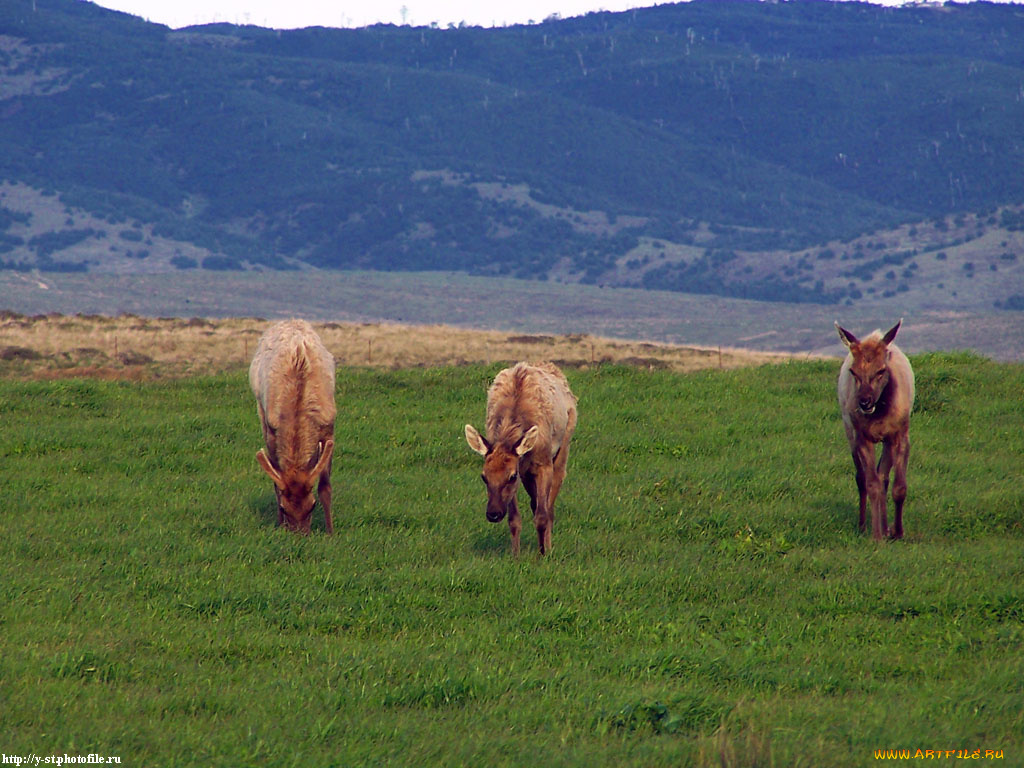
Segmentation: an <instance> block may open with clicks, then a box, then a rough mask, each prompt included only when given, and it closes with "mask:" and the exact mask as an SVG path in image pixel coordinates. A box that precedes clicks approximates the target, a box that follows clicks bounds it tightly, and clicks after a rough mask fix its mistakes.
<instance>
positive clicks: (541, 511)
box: [532, 464, 554, 555]
mask: <svg viewBox="0 0 1024 768" xmlns="http://www.w3.org/2000/svg"><path fill="white" fill-rule="evenodd" d="M552 475H553V471H552V467H551V465H550V464H549V465H547V466H545V467H539V468H538V469H537V470H536V471H535V472H534V475H533V485H534V494H533V496H532V498H533V499H534V500H535V505H534V510H533V524H534V525H535V526H536V527H537V544H538V545H539V546H540V553H541V554H542V555H545V554H547V553H549V552H550V551H551V525H552V523H553V522H554V516H553V515H552V513H551V484H552V480H553V477H552Z"/></svg>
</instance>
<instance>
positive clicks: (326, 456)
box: [309, 440, 334, 477]
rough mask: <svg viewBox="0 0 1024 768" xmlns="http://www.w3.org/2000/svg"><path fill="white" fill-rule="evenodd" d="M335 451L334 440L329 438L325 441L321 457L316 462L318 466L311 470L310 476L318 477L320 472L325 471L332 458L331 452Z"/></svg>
mask: <svg viewBox="0 0 1024 768" xmlns="http://www.w3.org/2000/svg"><path fill="white" fill-rule="evenodd" d="M333 453H334V441H333V440H328V441H327V442H326V443H323V447H322V448H321V450H320V458H319V459H318V460H317V462H316V466H315V467H313V471H312V472H310V474H309V476H310V477H318V476H319V475H320V473H322V472H323V471H324V467H326V466H327V462H329V461H330V460H331V454H333Z"/></svg>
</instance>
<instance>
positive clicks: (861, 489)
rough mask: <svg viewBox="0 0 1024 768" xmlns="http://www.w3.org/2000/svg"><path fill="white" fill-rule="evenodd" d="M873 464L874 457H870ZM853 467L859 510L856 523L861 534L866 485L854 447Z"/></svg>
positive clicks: (864, 510)
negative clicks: (855, 474) (855, 473)
mask: <svg viewBox="0 0 1024 768" xmlns="http://www.w3.org/2000/svg"><path fill="white" fill-rule="evenodd" d="M873 463H874V457H873V456H872V464H873ZM853 467H854V469H855V470H856V471H857V497H858V500H859V501H858V507H859V510H860V520H859V522H858V528H859V529H860V532H861V533H863V532H864V529H865V517H866V512H867V498H868V491H867V484H866V482H865V480H864V467H862V466H861V463H860V456H859V454H858V453H857V448H856V446H854V449H853Z"/></svg>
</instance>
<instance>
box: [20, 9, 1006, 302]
mask: <svg viewBox="0 0 1024 768" xmlns="http://www.w3.org/2000/svg"><path fill="white" fill-rule="evenodd" d="M33 9H35V10H33ZM0 35H2V36H3V37H2V40H3V41H4V44H3V46H2V50H0V72H2V74H3V76H4V80H5V83H6V85H5V87H4V90H3V92H2V93H0V115H2V121H3V122H2V125H3V131H0V175H2V176H3V177H4V178H6V179H7V180H8V181H11V182H20V183H24V184H28V185H30V186H32V187H35V188H38V189H40V190H46V191H51V192H57V193H60V195H61V197H62V200H63V201H64V202H65V203H66V204H67V205H68V206H73V207H76V208H77V209H81V210H83V211H89V212H91V213H93V214H98V215H100V216H101V217H104V218H106V219H107V220H109V221H112V222H113V223H117V224H120V223H129V224H134V225H135V226H137V227H140V228H145V231H146V233H147V235H149V234H152V236H154V237H158V238H163V239H164V240H165V241H167V242H175V243H189V244H192V245H193V246H196V247H200V248H202V249H205V252H207V253H211V254H216V257H215V259H214V260H213V261H211V262H210V265H211V266H218V267H237V266H242V265H243V262H244V263H247V264H264V265H267V266H272V267H286V266H294V265H296V264H301V263H303V262H305V263H309V264H313V265H316V266H322V267H353V266H358V267H364V268H377V269H459V270H465V271H469V272H476V273H481V274H491V273H497V274H520V275H523V276H547V275H554V274H557V275H558V276H559V278H560V279H569V280H584V281H590V282H599V281H610V282H615V283H618V284H636V285H642V284H644V283H645V274H646V273H644V272H642V271H636V270H631V269H628V268H624V263H625V262H626V261H627V260H628V259H629V258H630V255H631V254H633V253H634V252H635V249H637V247H638V246H642V245H648V246H649V245H650V244H651V243H652V242H654V241H659V242H662V243H663V244H668V245H676V246H680V247H688V246H694V247H697V248H699V249H701V250H702V252H704V253H705V255H707V256H709V257H710V256H711V255H712V254H713V253H714V252H715V251H716V250H721V249H736V248H740V249H746V250H753V251H758V252H763V251H770V250H774V249H779V248H788V249H795V248H803V247H807V246H810V245H812V244H815V243H823V242H825V241H828V240H830V239H833V238H849V237H852V236H855V235H858V234H862V233H864V232H869V231H874V230H877V229H880V228H885V227H892V226H895V225H896V224H898V223H901V222H908V221H915V220H920V219H924V218H930V217H936V216H941V215H944V214H947V213H951V212H957V211H966V210H971V211H978V210H987V209H992V208H995V207H997V206H1004V205H1011V204H1019V203H1022V202H1024V145H1022V142H1024V140H1022V137H1021V133H1020V131H1019V126H1020V125H1022V124H1024V99H1021V98H1020V83H1021V82H1022V81H1024V51H1022V48H1024V46H1021V44H1020V43H1019V42H1018V41H1020V40H1022V39H1024V20H1022V18H1021V16H1020V15H1019V14H1018V13H1017V11H1016V10H1015V9H1014V8H1012V7H1011V8H1004V7H998V6H990V5H980V4H974V5H971V6H966V7H960V6H949V7H943V8H942V9H930V8H929V9H918V8H908V9H900V10H893V9H883V8H878V7H874V6H866V5H860V4H850V3H841V4H831V3H817V2H797V3H786V4H782V5H779V6H770V5H766V4H762V3H752V2H739V3H726V4H722V3H712V2H696V3H686V4H680V5H669V6H659V7H657V8H652V9H646V10H640V11H634V12H629V13H620V14H611V13H599V14H590V15H588V16H586V17H582V18H579V19H570V20H564V21H548V22H545V23H543V24H537V25H529V26H518V27H511V28H505V29H479V28H453V29H448V30H440V29H430V28H409V27H393V26H377V27H371V28H367V29H360V30H329V29H320V28H317V29H308V30H297V31H287V32H276V31H272V30H263V29H258V28H252V27H245V28H242V27H234V26H231V25H212V26H208V27H201V28H196V29H191V30H184V31H178V32H173V31H170V30H168V29H166V28H165V27H162V26H159V25H152V24H147V23H145V22H142V21H141V20H138V19H133V18H131V17H128V16H125V15H124V14H117V13H113V12H108V11H105V10H102V9H99V8H97V7H95V6H92V5H90V4H88V3H83V2H78V1H77V0H37V2H35V3H32V2H30V0H12V2H10V3H6V4H4V6H3V7H2V8H0ZM423 172H428V173H427V174H424V173H423ZM477 183H486V184H498V185H502V184H504V185H508V186H510V187H512V186H514V187H523V185H525V187H523V188H524V189H526V190H527V195H528V198H529V199H528V200H525V201H524V200H523V199H522V198H521V197H520V198H515V197H513V196H508V195H506V196H496V195H486V194H483V193H482V192H481V189H480V187H479V186H478V185H476V186H475V184H477ZM588 212H600V213H601V214H602V216H603V220H605V221H607V222H609V224H608V225H607V226H598V227H594V226H583V225H581V224H580V223H579V221H580V217H581V216H584V215H589V213H588ZM69 219H74V215H72V214H71V213H69ZM616 221H619V222H620V223H618V224H616V223H615V222H616ZM622 222H626V223H625V224H623V223H622ZM0 226H3V221H2V220H0ZM19 226H20V225H19ZM66 228H68V229H70V228H72V227H71V225H66ZM7 229H8V231H7V234H6V236H5V235H4V233H3V232H2V231H0V250H6V254H2V253H0V258H3V264H4V265H5V266H7V267H14V268H24V267H27V266H43V267H44V268H47V267H48V268H91V269H95V268H103V266H104V264H103V262H104V259H98V258H96V257H93V258H92V259H91V261H89V263H86V262H85V261H83V259H82V257H80V256H79V257H77V260H76V256H75V254H74V253H73V252H71V251H67V249H64V251H61V250H57V251H53V252H52V253H47V254H45V255H44V254H42V253H41V252H40V250H39V249H38V248H34V247H33V245H32V242H31V241H32V238H33V237H38V236H39V235H40V234H41V233H40V232H39V231H38V229H32V228H31V226H30V225H28V224H26V225H25V226H24V227H23V228H22V229H19V228H18V226H11V227H8V228H7ZM51 229H52V227H51ZM79 229H81V227H79ZM53 236H55V237H57V238H58V240H59V241H60V238H61V237H64V239H65V240H68V239H69V238H68V236H66V235H62V234H61V231H60V230H59V228H58V229H57V230H56V231H54V232H53ZM3 237H6V240H2V238H3ZM19 238H20V240H21V242H19ZM61 242H63V241H61ZM4 243H6V245H4ZM117 247H119V246H117V245H116V244H113V245H111V248H113V249H114V250H115V251H116V249H117ZM154 247H155V246H154ZM99 249H100V250H102V248H101V247H99ZM158 250H159V249H158ZM65 251H67V252H65ZM111 258H113V257H111ZM161 258H164V260H165V262H166V261H167V259H166V257H161ZM172 258H173V257H172ZM758 258H761V257H758ZM764 258H769V257H767V256H765V257H764ZM156 260H157V259H154V261H156ZM193 262H194V260H193ZM153 263H154V262H150V265H152V264H153ZM177 263H178V265H179V266H180V265H181V264H182V262H180V261H179V262H177ZM706 263H708V264H709V265H711V266H710V267H709V268H708V270H706V274H704V275H703V277H702V280H701V281H700V285H699V286H697V287H698V288H699V289H700V290H702V291H703V290H712V291H721V292H724V293H734V294H735V293H737V292H738V293H739V295H753V296H758V297H766V298H769V297H773V296H775V297H783V298H786V299H793V298H795V299H798V300H835V299H836V298H841V297H842V295H845V294H844V291H845V288H837V289H829V290H824V289H816V288H814V284H815V283H814V281H813V280H812V281H807V280H803V281H798V280H791V279H789V277H787V276H785V275H781V274H774V273H775V272H777V270H772V269H770V268H769V269H768V270H767V272H768V273H771V274H770V275H769V277H770V279H767V280H766V279H764V277H763V273H764V272H765V270H763V269H758V270H754V271H756V272H757V274H758V276H757V277H753V276H749V277H743V276H742V275H740V276H739V277H737V276H730V279H729V280H724V279H723V276H722V275H721V274H719V273H718V272H717V271H715V266H714V265H715V264H716V263H717V262H716V260H715V259H714V258H709V259H708V260H706ZM684 287H685V286H684Z"/></svg>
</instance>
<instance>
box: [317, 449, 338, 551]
mask: <svg viewBox="0 0 1024 768" xmlns="http://www.w3.org/2000/svg"><path fill="white" fill-rule="evenodd" d="M317 496H318V497H319V499H320V506H321V507H323V508H324V528H326V529H327V533H334V519H333V518H332V517H331V462H330V460H328V461H327V466H326V467H324V471H323V472H321V473H320V483H319V485H318V486H317Z"/></svg>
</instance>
